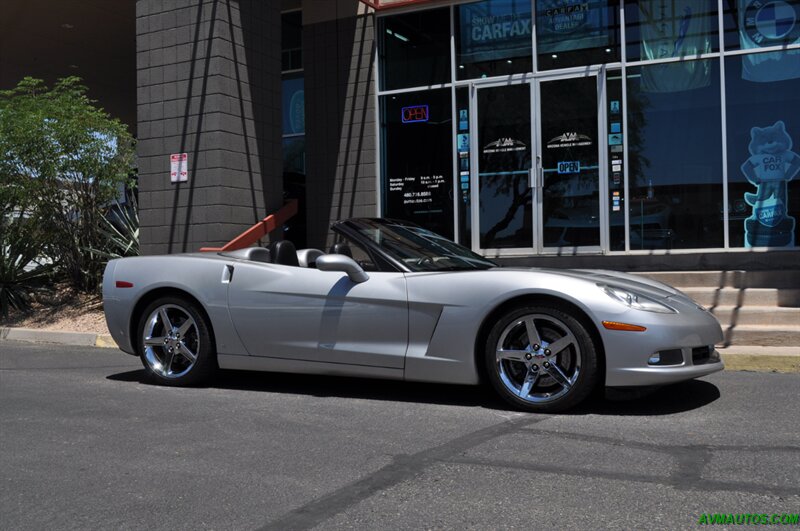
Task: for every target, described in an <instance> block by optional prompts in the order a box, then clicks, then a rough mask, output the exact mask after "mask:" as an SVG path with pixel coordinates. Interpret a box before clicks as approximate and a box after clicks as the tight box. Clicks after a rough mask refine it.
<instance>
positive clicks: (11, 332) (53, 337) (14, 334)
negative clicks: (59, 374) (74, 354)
mask: <svg viewBox="0 0 800 531" xmlns="http://www.w3.org/2000/svg"><path fill="white" fill-rule="evenodd" d="M4 339H7V340H12V341H27V342H30V343H54V344H57V345H74V346H79V347H101V348H118V347H117V344H116V342H114V339H112V337H111V336H110V335H109V334H91V333H87V332H62V331H60V330H39V329H35V328H0V341H2V340H4Z"/></svg>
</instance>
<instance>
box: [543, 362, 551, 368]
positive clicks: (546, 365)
mask: <svg viewBox="0 0 800 531" xmlns="http://www.w3.org/2000/svg"><path fill="white" fill-rule="evenodd" d="M542 365H544V368H545V369H547V368H549V367H550V364H549V363H547V362H544V363H542Z"/></svg>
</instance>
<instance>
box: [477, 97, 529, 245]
mask: <svg viewBox="0 0 800 531" xmlns="http://www.w3.org/2000/svg"><path fill="white" fill-rule="evenodd" d="M477 106H478V109H477V111H478V117H477V120H478V123H477V124H476V125H477V128H476V130H477V133H478V139H477V140H478V141H477V147H478V150H479V151H478V153H477V155H478V157H477V159H478V167H477V168H476V169H477V171H478V190H476V191H473V200H477V201H478V205H479V208H480V215H479V218H478V220H479V222H478V225H479V227H478V229H479V230H480V238H479V245H480V247H481V248H482V249H501V248H506V249H508V248H516V247H530V246H531V243H532V242H533V218H532V214H531V188H530V186H529V183H528V178H529V177H528V170H529V169H530V167H531V125H530V117H531V89H530V86H529V85H528V84H519V85H504V86H498V87H490V88H484V89H481V90H479V91H478V97H477ZM476 192H477V197H476V196H475V193H476Z"/></svg>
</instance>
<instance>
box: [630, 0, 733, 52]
mask: <svg viewBox="0 0 800 531" xmlns="http://www.w3.org/2000/svg"><path fill="white" fill-rule="evenodd" d="M625 24H626V33H625V35H626V39H627V41H628V42H627V55H628V60H629V61H638V60H650V59H669V58H673V57H691V56H696V55H697V54H702V53H710V52H715V51H717V50H718V49H719V23H718V19H717V0H628V1H627V2H626V3H625Z"/></svg>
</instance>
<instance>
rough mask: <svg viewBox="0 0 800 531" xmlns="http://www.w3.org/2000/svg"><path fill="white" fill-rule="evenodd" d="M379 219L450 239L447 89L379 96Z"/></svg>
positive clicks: (449, 124) (449, 123) (450, 133)
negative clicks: (411, 224) (404, 223)
mask: <svg viewBox="0 0 800 531" xmlns="http://www.w3.org/2000/svg"><path fill="white" fill-rule="evenodd" d="M380 107H381V130H382V134H381V145H382V146H383V151H382V153H383V156H382V157H381V163H382V170H383V171H382V174H383V192H384V195H383V197H384V203H383V204H384V206H385V208H384V215H385V216H386V217H388V218H398V219H403V220H408V221H413V222H414V223H417V224H419V225H421V226H423V227H425V228H427V229H430V230H432V231H434V232H438V233H440V234H443V235H445V236H447V237H448V238H452V237H453V196H452V192H453V159H452V154H453V151H452V149H453V144H452V142H453V130H452V121H451V120H452V107H451V98H450V89H449V88H447V89H437V90H428V91H422V92H410V93H405V94H396V95H391V96H381V98H380Z"/></svg>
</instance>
